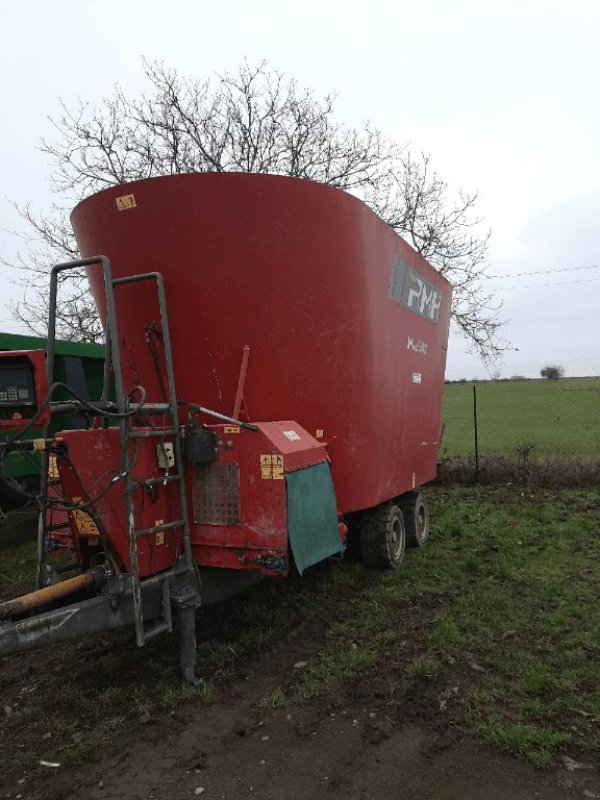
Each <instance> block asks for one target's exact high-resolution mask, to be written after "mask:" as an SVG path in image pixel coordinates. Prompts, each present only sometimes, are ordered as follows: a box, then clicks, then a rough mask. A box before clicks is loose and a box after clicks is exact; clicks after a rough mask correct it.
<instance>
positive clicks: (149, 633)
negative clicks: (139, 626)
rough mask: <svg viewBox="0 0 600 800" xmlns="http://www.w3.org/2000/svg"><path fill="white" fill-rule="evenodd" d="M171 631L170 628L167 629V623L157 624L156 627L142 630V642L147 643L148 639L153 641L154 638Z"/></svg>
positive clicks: (152, 626)
mask: <svg viewBox="0 0 600 800" xmlns="http://www.w3.org/2000/svg"><path fill="white" fill-rule="evenodd" d="M171 630H172V628H171V627H169V623H168V622H159V623H157V624H156V625H151V626H150V627H149V628H144V641H146V642H147V641H148V639H154V637H155V636H158V635H159V634H161V633H167V632H168V631H171Z"/></svg>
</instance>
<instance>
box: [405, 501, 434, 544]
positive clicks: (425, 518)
mask: <svg viewBox="0 0 600 800" xmlns="http://www.w3.org/2000/svg"><path fill="white" fill-rule="evenodd" d="M398 505H399V506H400V508H401V509H402V514H403V516H404V528H405V530H406V546H407V547H423V546H424V545H425V544H427V540H428V539H429V509H428V508H427V499H426V497H425V495H424V494H423V492H418V491H417V492H407V493H406V494H403V495H402V497H399V498H398Z"/></svg>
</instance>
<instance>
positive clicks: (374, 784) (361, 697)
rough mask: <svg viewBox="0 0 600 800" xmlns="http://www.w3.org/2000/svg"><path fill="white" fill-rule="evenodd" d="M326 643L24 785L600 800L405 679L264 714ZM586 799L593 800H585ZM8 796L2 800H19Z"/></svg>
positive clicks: (56, 791) (184, 793)
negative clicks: (274, 692) (485, 741)
mask: <svg viewBox="0 0 600 800" xmlns="http://www.w3.org/2000/svg"><path fill="white" fill-rule="evenodd" d="M318 644H319V641H318V637H317V638H316V639H311V640H310V641H309V640H308V639H307V638H306V636H304V635H303V636H302V637H298V638H297V639H296V641H294V642H290V643H289V644H288V645H286V646H281V647H276V648H274V649H272V650H270V651H269V652H268V653H266V654H264V655H263V656H262V657H261V658H259V659H257V660H255V661H254V662H252V663H249V664H248V670H247V674H246V676H245V678H242V679H241V680H238V681H236V682H232V683H229V684H227V685H225V686H223V687H222V689H221V690H219V692H218V693H217V695H216V696H215V698H214V700H213V702H212V703H210V704H209V705H208V706H202V707H200V706H198V705H197V704H193V703H190V704H188V705H186V706H184V707H182V708H180V709H179V710H178V711H176V712H174V713H173V714H172V715H166V716H164V717H161V718H159V719H155V720H152V721H149V722H148V723H147V724H146V725H143V726H140V728H139V729H138V730H137V731H136V732H135V734H134V735H126V736H124V737H121V738H120V739H119V740H118V741H115V743H114V744H113V745H112V746H110V747H108V748H106V749H104V750H103V751H101V752H97V753H96V754H94V755H93V756H92V757H91V758H90V759H89V761H88V763H86V764H85V765H84V766H81V767H79V768H77V769H71V770H68V771H65V772H64V773H62V772H61V771H60V770H58V771H56V770H52V768H47V769H48V770H49V776H48V778H47V779H45V780H44V779H43V778H38V779H37V780H36V781H35V783H34V784H32V785H30V786H26V787H22V788H21V787H19V790H20V791H27V794H26V795H24V796H27V797H32V796H33V797H44V798H47V799H48V800H50V799H51V800H59V798H60V800H71V798H81V797H86V798H92V799H93V800H95V799H98V800H99V799H100V798H104V799H105V800H109V799H110V800H120V799H121V798H130V800H143V799H146V798H147V799H148V800H149V799H150V798H152V799H153V800H162V799H163V798H164V799H165V800H166V798H169V799H170V800H179V798H188V797H196V796H203V797H206V798H223V799H224V800H230V799H231V800H233V799H234V798H236V799H237V798H240V797H255V798H272V800H291V798H294V799H296V798H309V799H310V800H312V799H313V798H314V799H315V800H316V799H317V798H324V797H325V798H326V797H331V798H338V797H339V798H342V797H348V796H352V797H357V798H364V799H365V800H366V799H367V798H373V800H375V799H377V800H387V799H388V798H389V799H390V800H392V798H394V800H398V798H407V800H408V799H411V800H413V799H414V800H425V798H428V799H429V798H447V800H453V799H454V798H456V799H457V800H458V798H460V799H461V800H471V798H472V800H480V799H481V798H482V797H485V798H490V799H491V800H496V798H497V800H500V799H501V798H502V800H504V798H506V797H511V798H516V800H520V799H521V798H523V800H525V798H527V800H530V798H532V797H540V798H542V797H543V798H549V799H550V800H554V798H565V797H592V796H598V795H600V775H599V774H598V773H597V772H596V771H594V770H593V769H586V768H585V767H581V768H578V769H576V770H575V771H574V772H569V771H568V770H566V769H564V768H562V767H561V768H559V767H557V768H554V769H553V770H552V771H549V772H542V771H539V770H536V769H534V768H533V767H530V766H528V765H526V764H525V763H523V762H519V761H517V760H516V759H514V758H510V757H508V756H504V755H502V754H499V753H497V752H495V751H493V750H491V749H488V748H487V747H484V746H482V745H480V744H477V743H476V742H474V741H473V740H472V739H470V738H469V737H467V736H464V735H463V734H462V733H461V731H460V730H457V729H455V728H453V727H452V725H451V723H448V721H447V720H446V719H445V718H444V717H443V716H442V717H440V715H439V713H438V712H436V709H435V707H434V706H433V705H432V703H431V702H430V701H428V700H426V699H423V698H422V697H406V698H405V699H404V700H403V701H401V702H396V701H394V700H393V699H390V696H389V694H388V693H387V691H386V686H389V685H390V683H393V680H394V674H393V672H392V673H391V674H387V671H386V670H383V671H382V672H381V673H380V674H379V675H377V676H376V677H375V678H374V679H365V680H364V681H358V682H355V683H353V684H352V685H350V686H347V687H342V686H339V685H338V686H336V687H334V688H333V690H332V691H331V692H330V693H329V695H328V696H327V697H326V698H323V699H322V700H319V701H312V702H310V703H306V704H303V705H294V704H292V705H289V706H286V707H283V708H280V709H276V710H270V709H265V708H264V698H265V697H266V696H268V694H269V692H270V690H271V688H272V687H273V685H275V684H276V685H282V684H285V683H286V681H287V680H288V678H289V675H290V674H291V673H292V672H293V671H294V664H297V663H298V658H299V656H300V655H302V656H304V657H310V655H311V651H310V650H307V648H310V646H311V645H312V646H313V649H314V647H315V646H317V647H318ZM584 792H585V793H586V794H584ZM16 793H17V792H16V788H15V786H14V785H13V786H12V787H8V786H5V787H3V791H2V794H3V795H7V794H9V795H10V796H11V797H15V796H16Z"/></svg>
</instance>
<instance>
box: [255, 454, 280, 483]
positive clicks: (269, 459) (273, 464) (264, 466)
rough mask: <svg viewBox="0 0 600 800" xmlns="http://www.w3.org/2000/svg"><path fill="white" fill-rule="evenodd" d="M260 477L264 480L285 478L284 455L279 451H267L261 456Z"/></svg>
mask: <svg viewBox="0 0 600 800" xmlns="http://www.w3.org/2000/svg"><path fill="white" fill-rule="evenodd" d="M260 477H261V478H263V480H272V481H281V480H283V456H281V455H279V454H278V453H265V454H263V455H261V457H260Z"/></svg>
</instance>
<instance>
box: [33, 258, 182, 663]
mask: <svg viewBox="0 0 600 800" xmlns="http://www.w3.org/2000/svg"><path fill="white" fill-rule="evenodd" d="M92 266H96V267H97V266H101V267H102V270H103V277H104V286H105V291H106V312H107V319H106V361H105V369H104V388H103V394H102V397H103V400H104V401H107V400H108V396H109V387H110V367H111V364H112V368H113V373H114V389H115V395H116V405H117V411H118V413H119V414H120V415H121V416H120V417H119V427H120V436H121V448H122V452H123V466H124V470H123V471H124V472H125V503H126V508H127V520H128V539H129V553H130V560H131V573H130V581H131V591H132V597H133V608H134V621H135V634H136V644H137V645H138V647H142V646H143V645H144V644H145V642H146V641H148V640H149V639H151V638H153V637H154V636H157V635H158V634H160V633H163V632H165V631H171V630H172V629H173V623H172V614H171V599H172V597H171V595H172V592H171V581H172V580H173V579H174V578H176V577H177V576H179V575H182V574H185V573H189V574H193V576H194V577H195V575H196V571H195V565H194V560H193V554H192V547H191V541H190V526H189V518H188V506H187V494H186V487H185V474H184V461H183V440H182V439H183V437H182V431H181V428H180V426H179V417H178V410H177V393H176V388H175V375H174V370H173V353H172V348H171V337H170V331H169V320H168V313H167V303H166V295H165V288H164V280H163V276H162V274H161V273H160V272H147V273H143V274H140V275H131V276H127V277H123V278H113V277H112V269H111V264H110V261H109V259H108V258H106V256H97V257H94V258H86V259H81V260H78V261H70V262H67V263H65V264H58V265H57V266H55V267H54V268H53V269H52V272H51V280H50V301H49V323H48V344H47V375H48V384H49V386H51V385H52V384H53V382H54V353H55V340H56V307H57V293H58V281H59V274H60V273H61V272H63V271H65V270H74V269H80V268H81V267H92ZM140 281H154V282H155V283H156V287H157V293H158V301H159V311H160V322H161V328H162V336H163V345H164V355H165V365H166V371H167V394H168V397H167V398H166V402H164V403H149V404H145V405H143V406H141V408H140V411H141V412H142V413H144V414H162V415H167V416H168V417H169V420H170V426H169V427H168V428H166V429H164V430H160V429H156V430H154V431H135V430H133V431H132V430H131V415H130V416H127V414H128V412H130V411H131V410H132V407H135V406H136V403H135V402H131V400H130V398H129V396H128V395H126V394H125V391H124V386H123V373H122V367H121V353H120V349H119V335H118V321H117V313H116V303H115V289H116V288H117V287H118V286H123V285H125V284H130V283H136V282H140ZM48 435H49V430H47V431H45V436H48ZM142 436H144V437H145V436H155V437H156V438H158V439H159V440H162V441H163V442H164V440H165V439H166V438H170V439H172V440H173V451H174V462H175V464H174V466H175V472H174V473H173V474H169V475H168V476H167V477H166V478H165V477H162V478H149V479H148V480H146V481H141V482H140V481H138V482H135V483H134V482H133V480H132V478H131V474H130V469H131V460H130V444H131V442H132V441H133V440H135V439H137V438H140V437H142ZM44 467H45V468H44V470H43V473H42V489H41V492H42V495H44V494H45V492H46V489H47V486H48V458H47V455H46V456H45V465H44ZM165 479H166V481H167V482H177V484H178V490H179V491H178V495H179V508H180V512H179V519H177V520H174V521H172V522H167V523H164V524H162V525H157V526H154V527H152V528H146V529H138V528H137V527H136V521H135V503H134V492H135V491H136V489H138V488H139V487H140V486H151V485H153V484H159V483H164V482H165ZM176 529H181V531H182V542H183V553H182V556H181V557H180V559H179V560H178V562H177V564H176V565H173V567H172V568H171V569H169V570H167V571H166V572H163V573H159V574H157V575H153V576H150V577H148V578H144V579H141V578H140V574H139V563H138V541H139V540H140V539H142V538H143V537H145V536H149V535H151V534H155V533H159V532H162V531H171V530H176ZM47 532H48V531H47V525H46V524H45V514H44V512H43V511H41V512H40V518H39V523H38V584H41V582H42V580H43V577H42V576H43V569H44V561H45V545H46V536H47ZM157 583H161V584H162V612H163V615H162V618H160V619H159V620H158V621H153V624H152V625H150V626H146V622H145V619H144V607H143V588H144V586H152V585H153V586H156V584H157ZM191 583H192V585H193V584H194V580H193V579H192V581H191ZM195 604H197V603H195V593H194V591H193V590H191V591H188V592H187V593H186V592H184V593H183V595H182V600H181V601H180V607H181V606H184V607H188V608H191V607H193V606H194V605H195Z"/></svg>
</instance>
